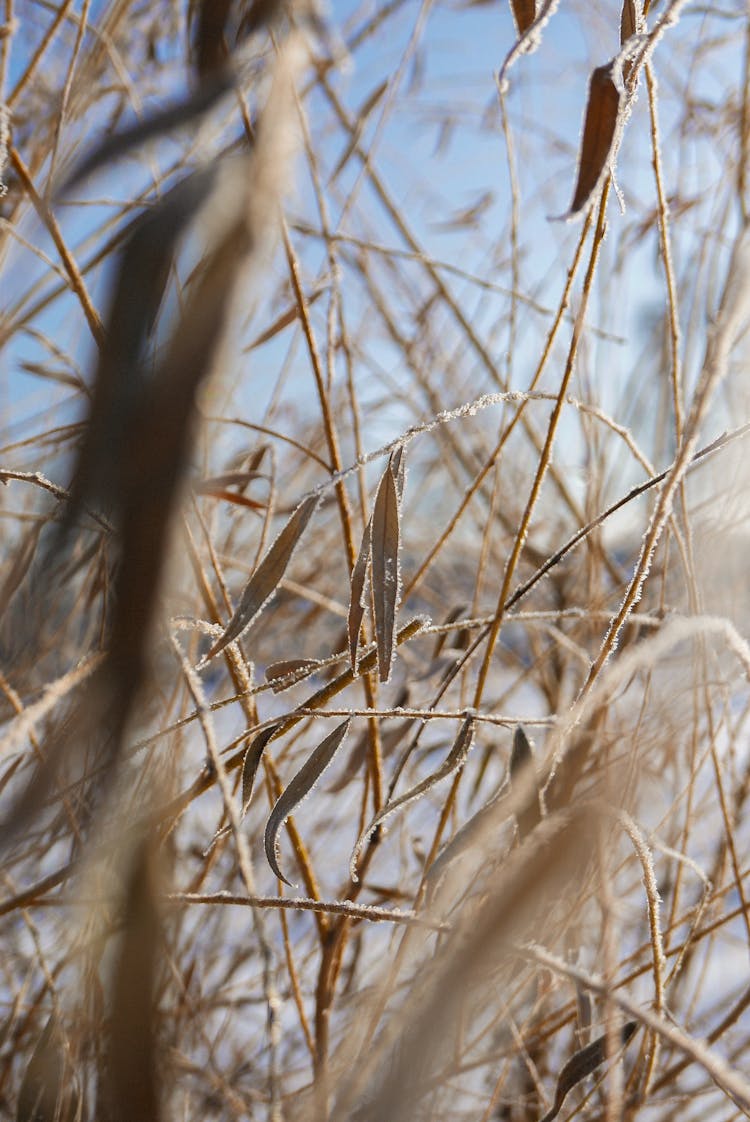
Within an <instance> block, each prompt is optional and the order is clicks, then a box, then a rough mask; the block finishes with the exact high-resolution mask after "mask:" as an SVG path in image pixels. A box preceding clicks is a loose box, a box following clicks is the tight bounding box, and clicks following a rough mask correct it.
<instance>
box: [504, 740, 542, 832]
mask: <svg viewBox="0 0 750 1122" xmlns="http://www.w3.org/2000/svg"><path fill="white" fill-rule="evenodd" d="M509 770H510V785H511V789H512V790H513V792H514V794H517V796H518V799H519V805H518V807H517V809H516V822H517V823H518V837H519V840H520V841H523V839H524V838H525V837H527V836H528V835H529V834H530V833H531V831H532V830H533V829H534V827H535V826H538V825H539V822H540V820H541V811H540V806H539V785H538V783H537V781H536V773H535V770H534V757H533V755H532V752H531V745H530V744H529V741H528V738H527V736H526V733H525V732H524V731H523V729H522V728H521V726H520V725H518V727H517V728H516V731H515V732H514V733H513V748H512V750H511V754H510V769H509Z"/></svg>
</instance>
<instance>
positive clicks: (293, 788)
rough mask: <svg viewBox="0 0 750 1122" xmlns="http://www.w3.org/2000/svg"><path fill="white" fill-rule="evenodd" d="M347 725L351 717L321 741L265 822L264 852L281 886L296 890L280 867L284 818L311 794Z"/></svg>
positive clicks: (345, 732) (345, 731)
mask: <svg viewBox="0 0 750 1122" xmlns="http://www.w3.org/2000/svg"><path fill="white" fill-rule="evenodd" d="M350 723H351V718H349V717H347V719H346V720H345V721H342V723H341V724H340V725H337V726H336V728H335V729H334V730H333V732H332V733H329V735H328V736H327V737H326V738H325V740H322V741H321V742H320V744H319V745H318V746H317V748H315V749H314V750H313V752H312V754H311V755H310V757H309V759H308V760H307V761H306V763H304V764H303V765H302V767H301V768H300V770H299V771H298V772H297V774H296V775H295V776H294V778H293V779H292V781H291V782H290V783H289V785H288V786H287V788H286V790H285V791H284V792H283V793H282V794H281V796H280V797H279V799H278V801H277V802H276V805H275V806H274V808H273V810H272V811H271V814H270V817H269V819H268V823H267V825H266V834H265V849H266V857H267V858H268V864H269V865H270V866H271V869H272V870H273V873H274V875H275V876H277V877H278V878H279V880H282V881H283V882H284V884H288V885H289V887H290V888H295V887H296V886H295V885H294V884H292V882H291V881H289V880H287V879H286V877H285V876H284V874H283V873H282V871H281V869H280V868H279V833H280V831H281V828H282V826H283V825H284V823H285V822H286V820H287V818H289V816H290V815H291V814H293V813H294V810H295V808H296V807H297V806H298V805H299V804H300V803H301V802H302V800H303V799H304V798H306V796H307V795H309V794H310V791H312V789H313V787H314V786H315V784H316V783H317V782H318V780H319V779H320V777H321V775H322V774H323V772H324V771H325V770H326V768H327V767H328V765H329V764H330V763H331V761H332V760H333V757H334V756H335V755H336V752H337V751H338V749H339V748H340V746H341V744H342V743H343V741H344V739H345V737H346V734H347V733H348V731H349V725H350Z"/></svg>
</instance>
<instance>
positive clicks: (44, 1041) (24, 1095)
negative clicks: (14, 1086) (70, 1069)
mask: <svg viewBox="0 0 750 1122" xmlns="http://www.w3.org/2000/svg"><path fill="white" fill-rule="evenodd" d="M64 1069H65V1054H64V1052H63V1049H62V1041H61V1040H60V1030H59V1026H58V1023H57V1017H56V1016H55V1014H54V1013H53V1014H52V1016H51V1017H50V1019H49V1020H48V1021H47V1024H46V1025H45V1027H44V1029H43V1031H42V1035H41V1036H40V1037H39V1040H38V1041H37V1043H36V1046H35V1048H34V1051H33V1052H32V1054H31V1059H30V1060H29V1062H28V1064H27V1066H26V1071H25V1072H24V1075H23V1079H22V1080H21V1088H20V1090H19V1092H18V1105H17V1107H16V1122H53V1120H55V1119H67V1118H69V1117H70V1112H69V1111H65V1112H63V1110H62V1107H63V1103H62V1098H63V1075H64Z"/></svg>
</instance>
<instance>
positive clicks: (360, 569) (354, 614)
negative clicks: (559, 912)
mask: <svg viewBox="0 0 750 1122" xmlns="http://www.w3.org/2000/svg"><path fill="white" fill-rule="evenodd" d="M371 551H372V519H370V521H368V523H367V525H366V526H365V532H364V533H363V535H362V544H361V546H360V547H359V554H358V556H357V560H356V562H355V564H354V568H353V570H352V578H351V599H350V601H349V615H348V617H347V630H348V632H349V656H350V659H351V664H352V670H353V671H354V673H355V674H356V673H357V665H358V662H359V629H360V627H361V626H362V616H363V615H364V610H365V591H366V589H367V566H368V565H369V563H370V553H371Z"/></svg>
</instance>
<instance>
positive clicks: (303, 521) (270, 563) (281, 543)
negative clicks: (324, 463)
mask: <svg viewBox="0 0 750 1122" xmlns="http://www.w3.org/2000/svg"><path fill="white" fill-rule="evenodd" d="M319 497H320V496H319V495H308V497H307V498H306V499H303V501H302V502H301V503H300V505H299V506H298V507H297V509H296V510H295V512H294V514H293V515H292V517H291V518H290V519H289V521H288V522H287V524H286V526H285V527H284V529H283V530H282V531H281V533H280V534H279V536H278V537H277V538H276V540H275V541H274V543H273V544H272V546H271V548H270V549H269V550H268V552H267V553H266V555H265V557H264V558H263V560H262V561H261V563H260V564H259V565H258V568H257V569H256V570H255V572H254V573H253V575H252V576H251V578H250V580H249V581H248V583H247V585H246V586H245V591H244V592H243V593H242V598H241V600H240V603H239V606H238V608H237V610H236V612H235V613H234V615H233V616H232V618H231V620H230V621H229V624H228V626H227V629H226V631H225V632H224V634H223V635H222V636H221V637H220V638H219V639H217V641H216V642H215V643H214V645H213V646H212V647H211V650H210V651H209V652H208V654H207V655H206V658H205V661H206V662H207V661H208V660H209V659H210V658H213V657H214V655H216V654H218V653H219V651H223V650H224V648H225V647H226V646H227V644H228V643H231V642H233V641H234V640H235V639H237V638H238V637H239V636H240V635H241V634H242V632H243V631H244V630H245V628H246V627H248V626H249V625H250V624H251V623H252V621H253V620H254V619H255V617H256V616H257V615H258V614H259V613H260V612H261V611H262V610H263V608H264V607H265V606H266V604H267V603H268V601H269V600H270V599H271V597H272V596H273V594H274V592H275V591H276V588H277V587H278V584H279V581H280V580H281V578H282V577H283V576H284V573H285V572H286V568H287V565H288V564H289V562H290V560H291V558H292V554H293V553H294V550H295V548H296V546H297V545H298V543H299V540H300V538H301V537H302V535H303V533H304V532H305V529H306V527H307V524H308V522H309V521H310V519H311V517H312V514H313V511H314V510H315V508H316V506H317V505H318V500H319Z"/></svg>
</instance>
